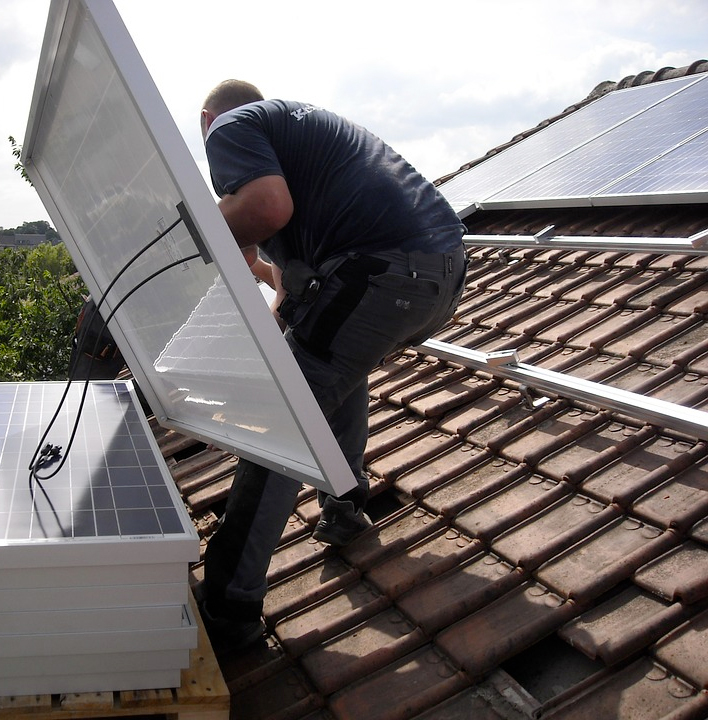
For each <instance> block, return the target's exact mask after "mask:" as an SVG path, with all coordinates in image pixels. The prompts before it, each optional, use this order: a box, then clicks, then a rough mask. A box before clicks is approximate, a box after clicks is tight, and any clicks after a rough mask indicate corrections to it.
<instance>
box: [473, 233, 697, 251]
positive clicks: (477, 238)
mask: <svg viewBox="0 0 708 720" xmlns="http://www.w3.org/2000/svg"><path fill="white" fill-rule="evenodd" d="M707 233H708V231H703V232H700V233H696V234H695V235H691V236H690V237H687V238H676V237H661V238H651V237H622V236H614V237H612V236H605V237H603V236H600V235H588V236H586V235H553V234H552V231H551V232H546V231H542V232H541V233H539V234H538V235H482V234H479V235H478V234H475V235H473V234H469V235H464V236H463V238H462V240H463V242H464V243H465V245H466V246H467V247H496V248H534V249H536V250H539V249H549V248H554V249H555V248H560V249H563V250H593V251H597V252H606V251H608V250H609V251H612V252H642V253H662V254H664V253H666V254H671V253H683V254H686V255H708V247H706V246H705V245H704V244H703V241H704V239H705V238H706V234H707Z"/></svg>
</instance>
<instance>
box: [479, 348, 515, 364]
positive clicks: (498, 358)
mask: <svg viewBox="0 0 708 720" xmlns="http://www.w3.org/2000/svg"><path fill="white" fill-rule="evenodd" d="M484 359H485V362H486V363H487V365H491V366H492V367H500V366H501V365H516V364H517V363H518V362H519V355H518V353H517V352H516V350H496V351H495V352H490V353H485V357H484Z"/></svg>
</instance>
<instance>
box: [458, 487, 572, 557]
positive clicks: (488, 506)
mask: <svg viewBox="0 0 708 720" xmlns="http://www.w3.org/2000/svg"><path fill="white" fill-rule="evenodd" d="M571 491H572V490H571V487H570V486H569V485H568V484H567V483H563V482H556V481H554V480H548V479H546V478H543V477H541V476H540V475H529V476H528V477H522V478H521V479H520V480H516V481H515V482H513V483H511V484H510V485H507V486H506V487H504V488H502V489H501V490H499V491H498V492H496V493H490V494H489V495H488V496H487V497H485V499H484V500H482V501H480V502H478V503H476V504H475V505H473V506H472V507H471V508H469V509H468V510H464V511H463V512H461V513H460V514H459V515H457V517H456V518H455V526H456V527H458V528H460V529H461V530H463V531H464V532H466V533H468V534H469V535H470V537H477V538H480V539H481V540H484V541H485V542H487V543H489V542H490V541H491V539H492V538H494V537H495V536H497V535H499V534H500V533H502V532H504V531H505V530H508V529H509V528H511V527H513V526H515V525H517V524H519V523H521V522H523V521H524V520H527V519H528V518H530V517H531V516H533V515H535V514H536V513H538V512H540V511H542V510H544V509H545V508H547V507H548V506H549V505H552V504H553V503H554V502H556V501H557V500H558V499H560V498H562V497H564V496H567V495H569V494H570V493H571Z"/></svg>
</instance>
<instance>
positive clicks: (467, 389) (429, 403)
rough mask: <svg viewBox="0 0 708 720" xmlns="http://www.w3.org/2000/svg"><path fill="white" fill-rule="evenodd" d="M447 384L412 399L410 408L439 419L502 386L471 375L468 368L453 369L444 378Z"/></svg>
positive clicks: (409, 404) (493, 381)
mask: <svg viewBox="0 0 708 720" xmlns="http://www.w3.org/2000/svg"><path fill="white" fill-rule="evenodd" d="M444 379H445V382H444V383H441V384H440V385H436V386H435V387H434V388H432V389H431V388H429V389H428V391H427V392H426V393H425V394H423V395H420V396H419V397H417V398H410V400H409V402H408V406H409V407H410V409H411V410H413V411H414V412H416V413H417V414H418V415H421V416H422V417H434V418H438V417H441V416H443V415H445V414H447V413H449V412H450V411H451V410H454V409H455V408H456V407H459V406H460V405H468V404H469V403H471V402H474V400H475V399H476V398H478V397H482V396H483V395H486V394H488V393H491V392H492V391H493V390H495V389H497V388H498V387H499V385H500V384H501V383H500V382H499V380H489V379H485V378H482V377H479V376H478V375H471V374H470V371H469V370H468V369H467V368H463V369H454V370H453V369H452V368H451V372H450V373H449V374H448V375H447V376H446V377H445V378H444Z"/></svg>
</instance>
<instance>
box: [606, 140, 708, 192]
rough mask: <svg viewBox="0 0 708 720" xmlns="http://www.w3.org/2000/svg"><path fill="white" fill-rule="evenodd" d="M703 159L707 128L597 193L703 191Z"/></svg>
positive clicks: (707, 149) (706, 154)
mask: <svg viewBox="0 0 708 720" xmlns="http://www.w3.org/2000/svg"><path fill="white" fill-rule="evenodd" d="M707 158H708V130H705V131H704V132H702V133H701V134H700V135H698V136H697V137H694V138H692V139H691V140H690V141H689V142H687V143H685V144H682V145H679V146H678V147H676V148H673V149H671V150H670V151H669V152H667V153H666V154H664V155H662V156H661V157H659V158H657V159H656V160H654V161H652V162H651V163H650V164H649V165H646V166H644V167H642V168H640V169H639V170H637V171H636V172H634V173H632V174H631V175H630V176H629V177H625V178H623V179H622V180H618V181H617V182H614V183H612V184H611V185H609V186H607V187H606V188H605V189H604V190H603V192H602V193H600V196H603V195H642V194H650V193H679V192H682V193H690V192H700V191H705V190H706V185H707V183H706V173H707V172H708V168H706V165H707V164H708V161H707V160H706V159H707Z"/></svg>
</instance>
